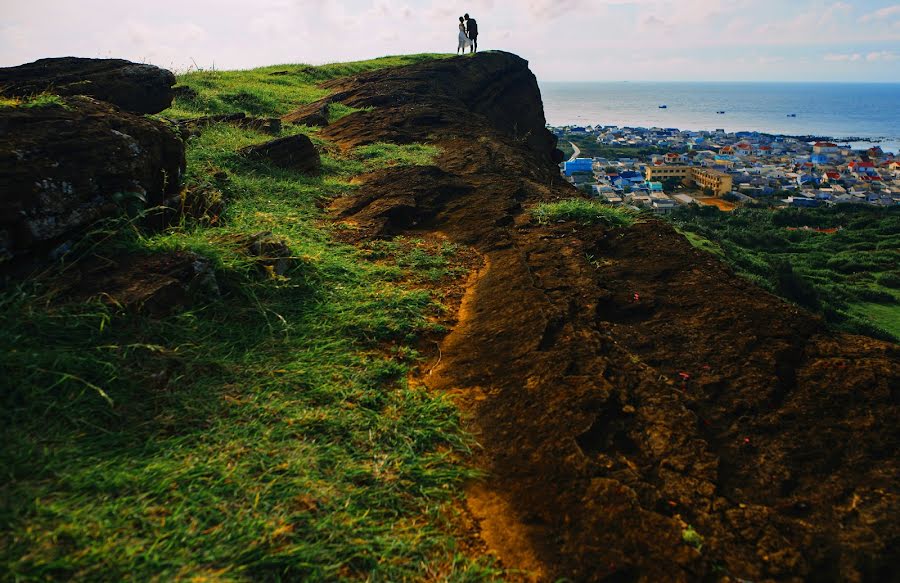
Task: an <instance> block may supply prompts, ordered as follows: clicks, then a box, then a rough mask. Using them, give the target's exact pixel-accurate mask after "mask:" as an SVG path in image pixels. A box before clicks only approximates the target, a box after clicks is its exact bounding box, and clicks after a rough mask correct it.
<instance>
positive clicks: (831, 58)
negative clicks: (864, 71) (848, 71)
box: [824, 53, 863, 63]
mask: <svg viewBox="0 0 900 583" xmlns="http://www.w3.org/2000/svg"><path fill="white" fill-rule="evenodd" d="M824 58H825V60H826V61H828V62H831V63H846V62H855V61H861V60H862V58H863V56H862V55H861V54H859V53H851V54H835V53H829V54H827V55H825V57H824Z"/></svg>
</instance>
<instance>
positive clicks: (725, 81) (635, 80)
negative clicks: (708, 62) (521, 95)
mask: <svg viewBox="0 0 900 583" xmlns="http://www.w3.org/2000/svg"><path fill="white" fill-rule="evenodd" d="M538 82H539V83H541V82H543V83H717V84H721V83H780V84H785V85H789V84H794V85H801V84H805V83H828V84H834V85H861V84H870V85H900V81H822V80H807V81H803V80H800V81H797V80H791V81H776V80H763V81H761V80H737V79H728V80H719V79H716V80H709V79H700V80H698V79H678V80H676V79H667V80H659V79H587V80H586V79H577V80H569V79H552V80H546V81H541V80H540V79H538Z"/></svg>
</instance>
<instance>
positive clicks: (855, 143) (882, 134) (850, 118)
mask: <svg viewBox="0 0 900 583" xmlns="http://www.w3.org/2000/svg"><path fill="white" fill-rule="evenodd" d="M540 85H541V94H542V98H543V101H544V110H545V114H546V117H547V122H548V123H549V124H550V125H553V126H565V125H582V126H583V125H588V124H591V125H595V124H598V123H599V124H601V125H604V126H605V125H615V126H619V127H644V128H652V127H661V128H679V129H681V130H687V131H715V130H717V129H724V130H725V131H726V132H730V133H734V132H743V131H756V132H759V133H763V134H770V135H778V136H785V137H799V138H805V137H810V138H812V139H816V138H820V137H821V138H825V137H827V139H828V141H834V142H837V143H840V144H841V145H843V146H846V145H849V146H850V147H851V148H852V149H854V150H860V149H867V148H869V147H873V146H876V145H878V146H881V148H882V149H883V150H885V151H891V152H894V153H895V154H898V153H900V83H881V84H868V83H752V82H730V83H715V82H704V83H699V82H698V83H684V82H628V83H624V82H590V81H584V82H543V83H541V84H540ZM661 105H666V108H662V107H661ZM719 111H724V112H725V113H724V114H719V113H718V112H719ZM794 114H796V117H793V115H794ZM812 139H811V140H810V141H812Z"/></svg>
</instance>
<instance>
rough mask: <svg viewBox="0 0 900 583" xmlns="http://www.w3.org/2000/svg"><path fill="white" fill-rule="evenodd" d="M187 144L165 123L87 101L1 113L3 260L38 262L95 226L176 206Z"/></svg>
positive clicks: (0, 232) (72, 100)
mask: <svg viewBox="0 0 900 583" xmlns="http://www.w3.org/2000/svg"><path fill="white" fill-rule="evenodd" d="M184 170H185V156H184V144H183V142H182V140H181V139H180V138H179V136H178V134H177V133H176V132H175V131H174V130H173V129H172V128H171V127H170V126H169V125H168V124H166V123H164V122H160V121H157V120H153V119H148V118H145V117H141V116H137V115H134V114H131V113H126V112H124V111H121V110H118V109H116V108H115V107H113V106H112V105H110V104H108V103H103V102H100V101H97V100H94V99H91V98H89V97H70V98H67V99H65V105H64V106H60V105H48V106H41V107H28V108H23V107H7V108H2V109H0V255H2V257H3V259H4V261H10V260H17V259H24V258H26V257H31V258H40V257H46V256H47V254H48V253H52V252H53V251H54V249H55V248H56V247H58V246H59V245H61V244H64V243H66V242H68V241H71V240H72V239H73V238H75V237H76V236H77V235H79V234H80V233H82V232H83V231H84V230H85V229H86V228H87V227H89V226H90V225H91V224H93V223H94V222H96V221H98V220H100V219H104V218H109V217H115V216H118V215H121V214H123V213H125V212H126V211H127V210H129V209H132V210H134V209H136V208H137V209H140V208H150V207H155V206H159V205H163V204H167V203H172V204H175V205H176V206H177V203H178V195H179V190H180V183H181V179H182V176H183V174H184Z"/></svg>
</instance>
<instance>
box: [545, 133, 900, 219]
mask: <svg viewBox="0 0 900 583" xmlns="http://www.w3.org/2000/svg"><path fill="white" fill-rule="evenodd" d="M548 129H550V131H552V132H553V133H554V134H556V136H557V137H558V138H559V142H560V145H561V146H564V145H569V146H570V147H571V148H572V149H573V150H574V152H573V154H572V157H571V158H570V159H569V160H568V161H565V162H562V163H560V171H561V173H562V175H563V176H564V177H565V179H566V180H568V181H569V182H571V183H572V184H574V185H575V186H577V187H579V188H580V189H582V190H584V191H586V192H588V193H589V194H591V195H593V196H595V197H597V198H599V199H601V200H603V201H606V202H608V203H610V204H612V205H623V204H624V205H629V206H634V207H638V208H645V209H652V210H653V211H655V212H658V213H662V214H665V213H669V212H671V211H672V210H674V209H675V208H676V207H677V206H678V205H683V204H692V203H697V204H705V205H713V206H716V207H718V208H720V209H721V210H725V211H730V210H733V209H734V208H737V207H738V206H741V205H744V204H749V203H760V204H766V205H769V206H776V207H784V206H793V207H820V206H827V205H834V204H841V203H855V204H869V205H880V206H893V205H900V157H895V156H894V154H893V153H890V152H884V151H883V150H882V149H881V148H880V147H878V146H876V147H872V148H870V149H868V150H853V149H851V148H850V147H848V146H841V145H838V144H837V143H835V142H833V141H829V140H827V139H818V140H815V139H811V137H810V138H804V137H791V136H780V135H771V134H763V133H759V132H749V131H747V132H726V131H724V130H721V129H719V130H715V131H683V130H679V129H676V128H656V127H654V128H634V127H618V126H586V127H585V126H563V127H552V126H548ZM807 140H809V141H807ZM577 144H581V147H580V148H579V146H578V145H577ZM592 153H593V154H595V155H592Z"/></svg>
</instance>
